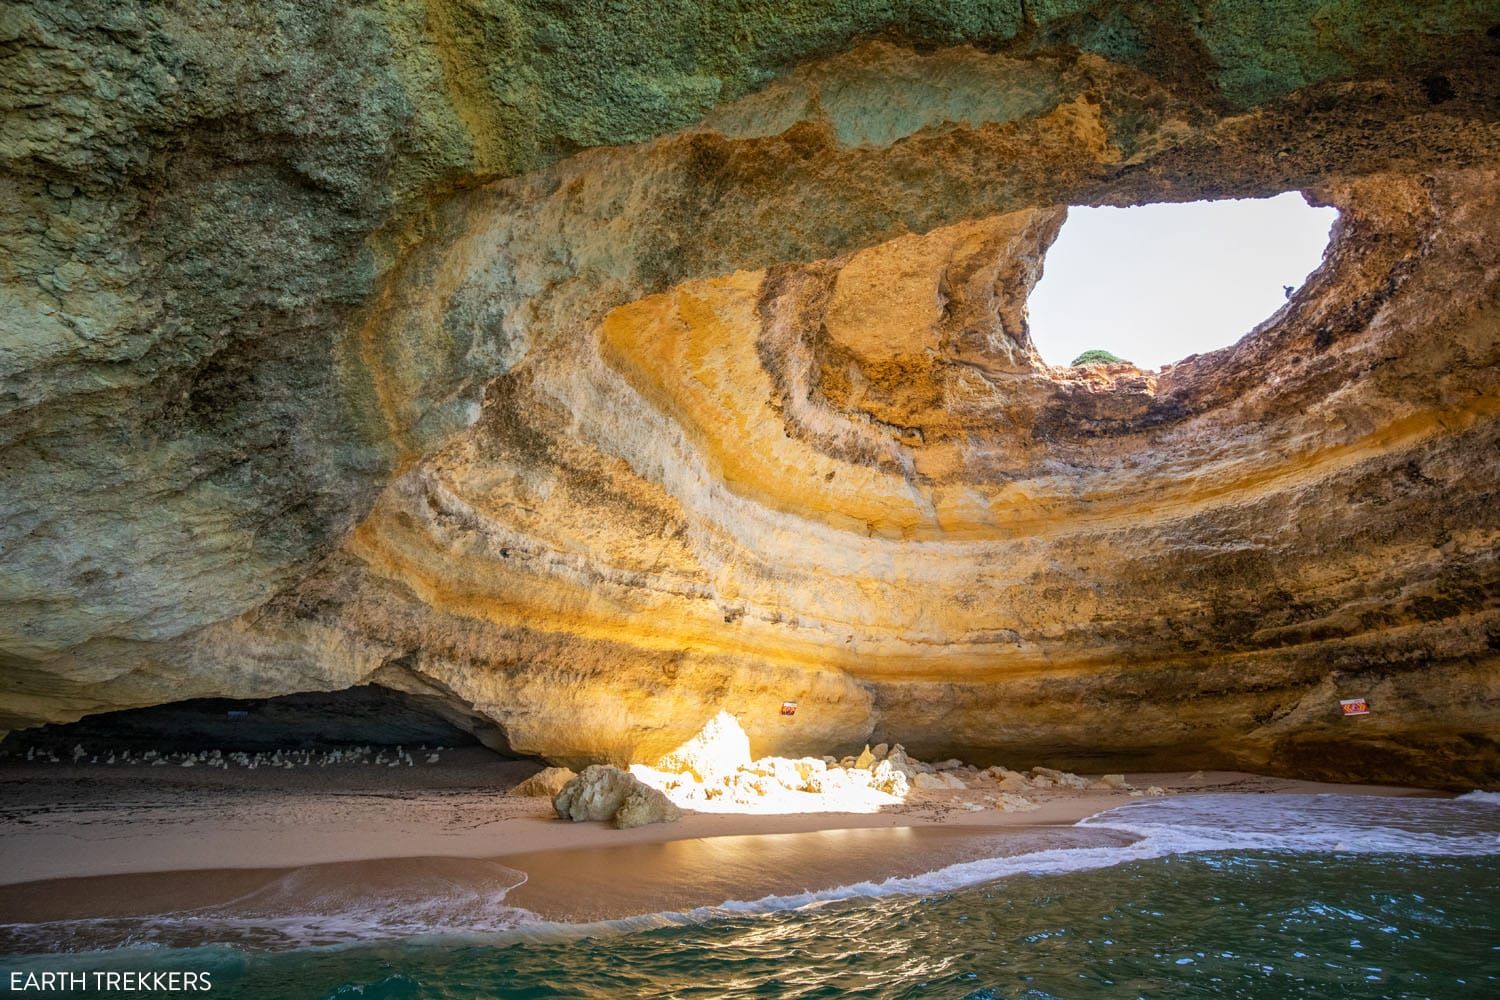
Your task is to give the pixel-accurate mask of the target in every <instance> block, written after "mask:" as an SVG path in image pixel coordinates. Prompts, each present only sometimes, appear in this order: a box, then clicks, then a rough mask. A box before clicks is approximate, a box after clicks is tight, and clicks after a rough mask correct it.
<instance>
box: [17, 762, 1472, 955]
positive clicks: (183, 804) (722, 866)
mask: <svg viewBox="0 0 1500 1000" xmlns="http://www.w3.org/2000/svg"><path fill="white" fill-rule="evenodd" d="M486 766H488V765H486ZM503 766H504V767H505V768H506V769H507V772H506V776H507V780H510V779H512V778H515V777H516V774H517V773H519V772H518V769H517V767H516V766H515V765H514V763H513V762H505V763H504V764H503ZM497 773H498V772H497ZM492 776H493V775H492ZM53 777H54V778H55V779H58V780H60V781H61V782H62V784H60V785H58V786H57V787H56V788H53V789H52V790H51V792H50V793H49V786H48V785H47V783H46V782H43V783H42V784H41V785H37V784H35V781H36V778H35V776H34V775H28V776H26V777H25V778H22V779H20V780H21V782H22V783H23V784H25V783H26V782H31V784H29V785H28V786H27V787H26V791H27V794H25V795H23V796H21V797H20V798H21V800H22V801H21V802H20V803H11V804H7V806H6V807H5V808H4V809H3V810H0V845H3V846H0V852H3V855H4V861H5V864H4V867H3V871H4V882H3V883H0V925H8V926H6V927H4V929H3V932H0V938H3V939H8V940H7V941H6V944H7V950H10V949H11V948H12V947H14V946H18V945H25V944H28V943H30V944H38V943H43V942H48V941H51V940H52V939H50V938H48V937H46V936H45V935H46V933H47V931H46V930H45V929H46V927H47V926H48V925H49V924H50V925H52V926H54V927H56V926H62V925H66V924H67V923H68V922H70V921H82V922H85V923H88V924H90V929H88V930H85V931H82V932H81V933H83V934H85V936H86V937H88V940H91V941H96V943H100V944H101V946H106V947H107V946H110V945H109V942H110V941H114V940H116V938H112V937H110V936H109V935H117V936H118V940H122V941H123V940H133V939H134V935H135V934H136V933H138V932H139V931H140V929H141V928H142V927H151V928H153V929H152V933H153V934H165V935H166V937H165V938H164V939H163V940H162V942H161V943H170V942H183V941H186V942H192V941H194V940H200V939H201V938H202V936H203V935H204V934H205V933H206V930H205V929H201V928H197V927H195V926H193V925H194V923H195V922H196V921H198V920H200V919H204V918H206V919H208V920H209V921H210V924H211V925H212V926H215V927H218V928H219V931H218V932H219V933H225V932H226V931H225V928H226V927H228V928H232V929H233V933H235V934H248V935H250V937H248V938H245V939H244V942H243V943H246V944H249V945H250V946H252V947H259V946H270V947H284V946H286V945H285V942H283V941H279V940H277V939H275V934H277V933H281V932H279V931H275V932H273V931H270V930H267V929H266V928H267V927H270V926H271V925H274V924H276V923H278V922H286V921H289V920H292V919H293V918H300V917H303V916H310V917H311V919H312V921H313V923H314V924H317V923H318V922H319V921H323V922H325V923H327V924H328V925H329V926H330V927H333V926H335V925H337V926H344V925H347V924H349V922H350V919H352V920H353V925H358V923H359V921H360V920H364V919H367V918H368V919H373V918H370V915H371V914H380V915H381V917H380V920H390V919H393V915H395V916H394V919H396V920H397V921H398V922H399V920H400V919H402V917H401V916H400V915H402V914H404V913H408V912H413V913H426V914H428V916H430V915H431V904H432V901H434V900H437V901H438V904H439V905H438V910H439V911H441V913H440V915H439V917H438V919H439V922H442V921H452V922H453V926H456V927H467V928H473V929H476V930H485V929H494V927H493V926H491V924H492V922H493V921H496V920H500V921H502V922H503V921H509V923H508V924H507V926H515V925H517V922H518V921H521V922H524V921H527V920H541V921H544V922H558V923H567V924H590V923H596V922H599V921H610V920H616V919H621V918H627V917H633V916H640V915H646V914H650V913H661V912H686V911H689V910H693V909H697V908H701V907H715V906H719V905H722V904H724V903H726V902H729V901H741V902H752V901H755V900H760V899H764V898H767V897H778V898H780V897H790V898H804V897H810V896H814V895H816V894H819V893H825V894H826V893H828V892H830V891H833V890H836V889H840V888H843V887H849V886H857V885H862V884H866V883H880V882H884V881H886V880H888V879H893V878H895V879H905V878H914V877H917V876H922V875H926V874H930V873H933V872H936V871H939V870H942V869H946V868H948V867H950V866H952V865H955V864H961V863H964V862H972V861H990V860H997V859H1005V858H1009V857H1020V856H1026V855H1031V854H1034V853H1037V852H1044V851H1056V850H1069V849H1078V848H1090V847H1104V848H1120V847H1125V846H1128V845H1129V844H1131V843H1132V842H1134V841H1135V840H1136V839H1137V838H1135V837H1134V836H1133V835H1131V834H1129V833H1126V832H1124V831H1120V830H1115V829H1112V828H1108V827H1084V826H1078V825H1077V824H1078V822H1079V821H1080V820H1082V819H1084V818H1086V817H1089V816H1093V815H1096V814H1098V813H1100V812H1104V811H1106V810H1109V809H1112V808H1115V807H1117V806H1120V805H1123V804H1126V803H1129V802H1135V801H1142V800H1141V799H1139V798H1132V797H1131V796H1130V795H1129V794H1128V793H1127V792H1123V791H1115V790H1105V789H1087V790H1072V789H1057V790H1052V791H1047V792H1041V793H1033V797H1034V798H1035V799H1036V803H1037V808H1036V809H1034V810H1031V811H1026V812H1003V811H1000V810H998V809H995V808H983V809H978V808H974V804H973V803H971V802H968V801H966V796H965V793H962V792H956V791H955V792H936V793H924V794H922V795H920V796H913V797H912V798H911V799H910V800H909V801H906V802H903V803H901V804H899V805H897V806H895V807H886V808H883V809H881V810H880V811H878V812H869V813H848V812H808V813H784V814H736V813H688V814H687V815H685V816H684V817H683V819H682V820H681V821H679V822H677V823H671V824H658V825H652V826H644V827H639V828H636V829H632V830H617V829H614V828H613V827H611V826H607V825H605V824H602V823H568V822H564V821H560V820H557V819H555V818H553V813H552V808H551V804H550V800H547V799H526V798H517V797H510V796H505V795H503V793H502V792H501V791H499V790H498V789H494V788H475V787H473V786H468V787H464V786H463V783H462V782H461V781H459V780H458V778H459V777H460V775H457V774H454V773H451V772H450V773H449V774H447V775H445V776H444V777H442V778H441V780H438V781H436V782H429V783H427V785H426V786H425V787H424V785H423V783H422V782H418V781H416V779H415V778H413V779H411V781H410V782H409V787H406V788H403V789H391V788H386V789H382V788H381V785H382V784H383V783H384V779H383V778H381V779H378V780H376V782H375V784H374V785H373V786H368V785H360V784H358V783H356V784H355V786H353V787H351V786H349V784H348V782H347V781H344V787H338V786H339V784H340V781H341V780H343V779H345V778H347V776H327V775H325V776H324V777H323V779H322V781H321V785H320V784H319V783H318V782H311V783H309V784H308V786H307V787H306V788H301V789H293V790H284V789H277V788H274V787H271V786H269V785H267V786H265V787H255V788H245V787H240V788H238V789H237V790H233V791H231V790H226V788H225V787H223V781H224V776H223V775H222V774H220V775H216V776H213V777H212V778H211V779H208V780H204V779H199V778H197V777H195V776H184V775H171V776H169V777H168V778H166V779H163V780H162V781H159V782H158V783H157V784H156V785H154V786H153V785H150V784H149V783H144V782H139V781H137V782H135V783H134V784H135V787H133V788H132V789H131V792H130V794H128V795H126V794H124V793H123V791H122V789H121V787H120V785H121V784H124V783H128V779H127V780H126V782H120V783H116V787H115V788H113V789H111V788H108V787H106V788H103V789H98V788H95V789H92V790H91V789H89V788H84V787H79V786H76V785H74V784H68V781H69V778H68V776H56V775H54V776H53ZM1128 777H1129V778H1130V779H1131V780H1132V781H1133V782H1137V783H1140V784H1143V785H1146V784H1154V785H1159V786H1160V787H1162V788H1164V789H1167V790H1168V792H1169V793H1170V794H1171V795H1175V796H1184V795H1195V794H1230V795H1257V794H1268V793H1279V794H1294V795H1315V794H1320V793H1330V792H1332V793H1342V794H1354V795H1367V796H1423V797H1447V793H1441V792H1432V791H1429V790H1424V789H1415V788H1404V787H1394V786H1365V785H1334V784H1326V783H1319V782H1304V781H1295V780H1290V779H1280V778H1268V777H1263V776H1257V775H1249V774H1243V773H1238V772H1213V771H1210V772H1195V773H1193V774H1184V773H1171V774H1161V773H1157V774H1132V775H1129V776H1128ZM257 780H259V779H257ZM277 780H279V779H277ZM517 780H519V779H517ZM16 781H17V776H16V774H15V773H14V771H12V772H11V773H10V774H9V775H7V776H5V777H3V778H0V787H4V786H5V785H6V784H9V785H11V786H12V787H18V786H17V785H16ZM511 783H514V782H511ZM106 784H107V783H106ZM112 793H116V794H118V795H119V797H118V798H111V794H112ZM49 794H51V795H52V797H53V798H54V799H59V798H63V799H68V801H66V802H55V803H54V805H53V807H50V808H49V807H45V806H42V805H40V804H39V803H40V802H41V801H42V800H44V799H46V798H47V797H48V795H49ZM69 796H72V797H71V798H69ZM450 911H451V912H450ZM350 915H353V916H352V918H351V917H350ZM428 916H424V917H423V919H428ZM157 918H161V919H157ZM214 921H217V923H213V922H214ZM341 921H342V923H341ZM294 922H295V921H294ZM158 924H159V925H161V926H160V927H158V926H157V925H158ZM381 926H382V927H384V926H385V925H384V924H382V925H381ZM162 928H165V930H162ZM73 933H74V932H73V931H68V932H67V934H68V935H71V934H73ZM328 933H333V932H332V931H329V932H328ZM341 933H355V934H358V933H359V932H358V931H357V930H355V931H349V930H348V928H347V927H345V929H344V930H343V931H341ZM37 935H41V936H40V937H38V936H37ZM90 935H92V936H90ZM195 935H196V937H195ZM257 935H259V936H257ZM265 935H270V937H271V940H269V941H268V940H266V939H265ZM69 940H70V941H72V943H73V944H77V943H78V942H77V941H76V940H73V939H72V938H71V937H69ZM49 947H51V945H49Z"/></svg>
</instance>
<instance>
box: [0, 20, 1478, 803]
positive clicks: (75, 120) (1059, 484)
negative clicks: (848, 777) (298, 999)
mask: <svg viewBox="0 0 1500 1000" xmlns="http://www.w3.org/2000/svg"><path fill="white" fill-rule="evenodd" d="M594 6H595V5H587V4H574V5H552V6H549V7H547V8H546V9H545V10H543V9H542V8H541V7H539V6H537V5H530V4H520V3H515V2H512V0H479V2H475V3H465V4H454V3H451V2H448V0H438V2H435V3H428V4H424V5H411V4H407V3H403V2H400V0H378V2H376V3H373V4H368V5H356V6H350V5H343V4H335V3H324V2H314V3H295V4H294V3H290V2H282V0H273V2H269V3H265V4H259V5H256V6H255V8H254V10H253V12H252V11H246V10H242V9H241V7H240V6H238V5H217V6H208V7H205V6H203V5H179V6H171V5H167V6H162V5H139V4H136V5H133V4H83V5H79V4H64V3H59V2H55V0H23V2H21V3H17V4H12V5H10V6H9V7H8V8H6V10H5V11H4V13H3V14H0V23H3V27H4V37H5V38H6V39H7V41H6V45H5V47H4V51H3V52H0V90H3V91H4V92H5V93H10V94H26V95H33V96H31V97H28V99H27V100H26V101H25V102H24V103H23V104H19V105H16V106H10V107H7V108H6V109H5V111H4V112H3V114H0V175H3V182H0V469H3V474H0V729H5V728H17V727H24V726H32V725H37V724H40V723H43V722H48V721H66V720H70V719H75V718H78V717H80V716H82V715H86V714H89V713H94V712H100V711H105V710H110V709H118V708H125V707H132V706H144V705H151V704H158V703H162V702H166V701H172V700H178V699H185V698H191V697H202V696H271V695H278V694H285V693H289V692H296V691H313V690H332V689H336V688H343V687H348V686H350V685H354V684H362V683H377V684H381V685H385V686H387V687H393V688H398V689H400V690H405V691H410V692H413V693H420V694H422V695H424V696H432V697H436V698H441V699H443V700H445V701H446V702H447V703H449V704H451V705H452V706H453V710H454V712H455V713H457V714H460V715H462V716H463V717H464V718H475V717H478V718H482V719H484V720H488V721H489V722H490V723H493V725H494V727H495V729H494V732H495V733H497V734H499V735H498V736H497V737H496V739H495V742H496V743H497V745H501V744H503V745H504V746H507V747H509V748H510V749H512V750H515V751H518V752H523V753H528V754H535V755H538V756H541V757H544V758H546V759H547V760H549V761H550V762H552V763H556V764H566V765H569V766H575V767H578V766H583V765H587V764H593V763H598V762H610V763H613V764H619V765H624V764H628V763H631V762H641V763H655V762H659V761H661V760H662V759H663V758H664V757H667V756H669V755H671V754H673V753H675V752H677V751H678V750H679V748H682V747H684V745H686V744H689V743H690V741H692V740H694V739H695V738H697V737H698V736H699V735H700V734H702V733H703V731H704V729H705V727H706V726H708V725H709V724H710V723H711V722H712V721H713V720H716V719H722V718H724V717H727V718H729V719H732V720H733V722H734V724H735V726H736V727H737V728H738V729H739V730H740V731H742V732H743V734H744V737H745V740H746V743H747V747H746V748H744V751H743V754H741V753H738V752H737V753H736V759H737V760H738V759H739V758H740V757H743V758H744V759H745V760H749V759H752V758H758V757H764V756H768V755H775V756H784V757H788V758H798V757H801V756H804V755H807V754H812V755H815V756H822V755H823V754H826V753H833V754H836V755H838V756H839V757H843V756H844V755H846V754H847V755H853V754H855V753H857V752H858V751H859V749H860V748H861V747H863V746H865V745H866V744H874V743H880V742H895V741H900V742H901V743H904V744H906V745H907V746H909V747H911V749H912V751H913V753H914V754H915V755H917V756H919V757H921V758H923V759H929V760H935V759H941V758H942V757H945V756H950V755H951V756H956V757H958V758H961V759H963V760H965V761H970V762H974V763H981V764H983V763H993V762H995V761H999V760H1005V761H1007V762H1010V763H1013V764H1016V765H1017V766H1021V765H1023V764H1024V765H1026V766H1030V765H1033V764H1038V763H1042V764H1045V765H1048V766H1051V767H1055V768H1077V769H1082V770H1088V771H1090V772H1092V771H1097V770H1099V769H1100V766H1109V767H1113V768H1116V769H1118V770H1127V769H1136V770H1152V769H1159V768H1195V767H1226V766H1227V767H1241V768H1250V769H1257V770H1267V771H1275V772H1281V773H1290V774H1298V775H1306V776H1320V777H1329V778H1358V779H1381V780H1399V781H1411V782H1417V783H1421V784H1427V785H1438V786H1446V787H1472V786H1474V785H1493V784H1494V783H1495V782H1496V781H1497V780H1500V743H1497V737H1496V733H1497V731H1500V669H1497V667H1500V652H1497V650H1500V639H1497V636H1500V607H1497V600H1496V596H1497V593H1500V567H1497V552H1500V545H1497V544H1496V543H1497V529H1500V503H1497V493H1500V463H1497V462H1495V461H1494V456H1495V455H1496V454H1497V453H1500V404H1497V402H1496V401H1497V399H1500V366H1497V361H1500V185H1497V183H1496V182H1497V171H1500V120H1497V111H1496V108H1497V107H1500V100H1497V97H1500V93H1497V87H1500V83H1497V80H1500V75H1497V74H1496V73H1495V72H1494V67H1495V64H1496V63H1495V60H1496V47H1497V45H1500V43H1497V41H1496V39H1495V38H1494V37H1493V23H1492V22H1493V18H1488V17H1484V16H1482V15H1483V13H1484V12H1483V11H1482V10H1480V9H1479V8H1478V7H1476V6H1475V5H1466V4H1412V3H1406V2H1397V0H1375V2H1364V3H1340V2H1336V0H1329V2H1326V3H1319V4H1313V5H1312V6H1311V7H1309V8H1307V9H1303V8H1300V7H1299V8H1297V9H1296V10H1292V9H1290V8H1288V7H1286V6H1285V5H1267V4H1262V3H1253V2H1249V0H1243V2H1242V0H1225V2H1222V3H1216V4H1213V5H1211V9H1209V8H1204V9H1203V10H1202V11H1199V10H1197V9H1196V8H1191V7H1181V6H1173V5H1155V4H1132V5H1120V4H1114V3H1105V2H1098V3H1091V2H1089V0H1080V2H1070V3H1066V4H1054V3H1028V4H1024V5H1022V4H974V5H969V4H953V3H939V2H936V0H931V2H929V0H914V2H910V3H902V4H896V5H892V4H888V3H875V2H873V0H872V2H865V0H848V2H841V3H838V4H814V5H808V4H800V3H795V2H789V3H786V4H759V5H744V4H740V3H729V2H722V3H721V2H717V0H714V2H708V3H695V4H692V5H690V6H691V12H689V11H688V9H687V8H684V10H682V11H677V10H676V8H669V9H666V10H663V9H662V8H661V7H660V5H653V6H649V7H648V6H646V5H641V4H632V3H624V4H613V5H610V6H609V11H608V14H607V16H606V15H605V14H604V13H600V12H597V11H595V10H594ZM601 10H602V8H601ZM578 66H588V67H590V72H589V73H587V74H583V75H580V74H579V73H578V72H577V67H578ZM1289 189H1296V190H1300V191H1303V192H1305V193H1306V194H1307V195H1308V196H1309V197H1310V198H1312V199H1313V200H1315V201H1318V202H1320V203H1324V204H1329V205H1333V206H1336V207H1337V208H1338V209H1339V211H1340V213H1341V218H1340V222H1339V224H1338V226H1337V228H1336V232H1335V234H1334V238H1333V243H1332V245H1331V247H1330V250H1329V253H1328V255H1327V258H1326V259H1325V261H1324V264H1323V266H1322V268H1321V269H1320V270H1319V271H1318V272H1317V273H1316V274H1315V275H1314V276H1313V277H1312V278H1311V279H1310V280H1309V282H1308V283H1307V285H1306V286H1305V287H1304V288H1303V289H1302V290H1301V291H1300V292H1298V293H1297V295H1295V296H1294V297H1293V298H1292V299H1291V300H1290V301H1289V302H1287V303H1286V305H1285V307H1284V308H1282V309H1281V310H1279V311H1278V312H1277V313H1276V314H1275V315H1273V316H1272V317H1270V318H1269V319H1268V320H1266V321H1265V322H1264V323H1262V324H1261V325H1260V326H1259V327H1257V328H1256V329H1255V330H1253V331H1248V332H1247V334H1246V336H1245V337H1244V339H1242V340H1241V341H1240V342H1239V343H1238V344H1236V345H1234V346H1232V347H1230V348H1226V349H1224V350H1221V351H1216V352H1214V353H1212V354H1206V355H1203V356H1195V357H1192V358H1188V359H1185V360H1183V361H1182V362H1180V363H1178V364H1176V365H1173V366H1170V367H1168V368H1166V369H1164V370H1162V371H1160V372H1143V371H1139V370H1137V369H1134V368H1131V367H1129V366H1120V365H1106V366H1099V365H1095V366H1088V367H1084V368H1077V369H1052V368H1049V367H1048V366H1046V365H1045V364H1043V363H1042V361H1041V360H1040V358H1039V356H1038V355H1037V352H1036V350H1035V349H1034V346H1033V345H1032V343H1031V339H1030V334H1029V331H1028V329H1027V325H1026V299H1027V295H1028V294H1029V292H1030V290H1031V288H1032V287H1033V285H1034V284H1035V282H1036V281H1037V279H1038V278H1039V276H1040V274H1041V273H1042V270H1043V268H1044V266H1045V260H1046V251H1047V247H1048V246H1049V244H1050V243H1051V241H1052V240H1053V238H1054V237H1055V236H1056V233H1057V231H1058V229H1059V227H1060V226H1061V224H1062V222H1063V220H1064V218H1065V213H1066V206H1067V205H1069V204H1075V205H1076V204H1113V205H1129V204H1138V203H1142V202H1149V201H1163V200H1169V201H1182V200H1191V199H1196V198H1209V197H1229V196H1240V197H1243V196H1259V195H1270V194H1275V193H1279V192H1280V191H1283V190H1289ZM1167 305H1168V307H1169V304H1167ZM1350 695H1359V696H1363V697H1366V698H1368V699H1369V702H1370V705H1371V707H1372V713H1371V714H1370V715H1368V716H1363V717H1360V718H1355V719H1346V718H1342V717H1341V716H1340V714H1339V712H1338V707H1337V704H1338V699H1339V698H1340V697H1347V696H1350ZM788 704H790V705H792V706H793V707H792V710H791V711H790V712H784V711H783V706H784V705H788ZM874 756H877V757H878V756H879V755H878V754H876V755H874ZM891 758H892V759H890V760H889V761H888V762H887V763H888V770H889V771H890V772H893V773H896V774H899V775H901V776H902V777H903V779H909V778H911V777H913V776H914V775H916V774H918V773H921V772H919V771H918V770H916V769H908V767H906V766H904V762H905V761H906V758H905V755H904V753H902V754H901V755H899V757H898V755H897V752H896V751H895V750H892V752H891ZM877 766H878V765H877ZM587 773H588V772H587V771H585V774H587ZM598 780H600V781H603V779H598ZM1048 780H1050V779H1048ZM621 787H623V786H621ZM610 788H611V789H612V791H611V793H610V794H611V796H612V795H613V790H615V789H616V786H615V785H613V784H611V785H610ZM628 794H629V793H628V792H626V793H624V794H622V796H621V798H620V801H619V802H615V804H614V809H613V810H611V813H610V814H611V815H613V813H614V812H616V811H618V810H619V808H620V805H621V804H622V803H623V802H624V800H625V797H626V796H627V795H628ZM584 811H585V812H590V811H592V807H586V808H585V809H584Z"/></svg>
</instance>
